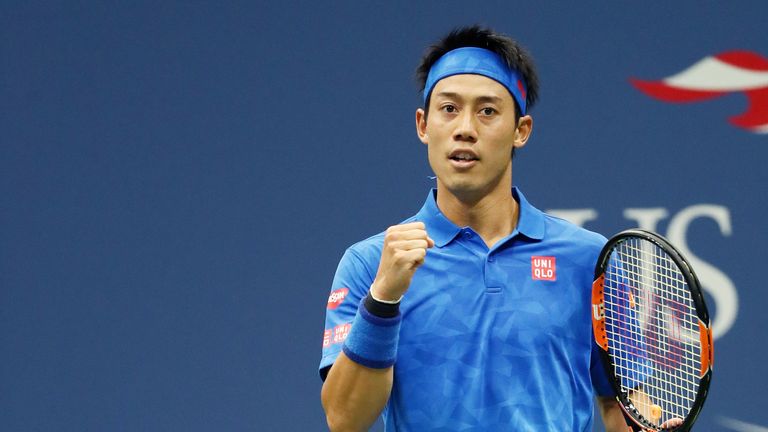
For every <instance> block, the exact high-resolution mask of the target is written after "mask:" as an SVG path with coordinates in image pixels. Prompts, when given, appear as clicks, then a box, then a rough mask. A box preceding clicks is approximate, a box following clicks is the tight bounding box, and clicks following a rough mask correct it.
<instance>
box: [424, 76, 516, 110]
mask: <svg viewBox="0 0 768 432" xmlns="http://www.w3.org/2000/svg"><path fill="white" fill-rule="evenodd" d="M445 94H451V95H456V96H458V97H461V98H464V99H477V98H481V97H482V98H487V97H490V98H498V99H500V100H501V101H502V103H508V104H514V102H513V99H512V95H511V94H510V93H509V90H507V89H506V87H504V86H503V85H501V84H499V82H497V81H495V80H493V79H491V78H488V77H486V76H483V75H475V74H460V75H453V76H449V77H446V78H443V79H441V80H440V81H438V82H437V84H435V87H434V88H433V89H432V97H431V98H432V100H435V99H437V98H440V97H442V96H443V95H445Z"/></svg>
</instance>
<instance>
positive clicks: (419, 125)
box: [416, 108, 429, 144]
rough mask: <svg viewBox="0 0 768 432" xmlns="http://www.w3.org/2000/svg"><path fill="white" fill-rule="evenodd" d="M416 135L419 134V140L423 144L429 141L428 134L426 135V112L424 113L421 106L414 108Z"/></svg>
mask: <svg viewBox="0 0 768 432" xmlns="http://www.w3.org/2000/svg"><path fill="white" fill-rule="evenodd" d="M416 135H418V136H419V140H421V142H423V143H424V144H428V143H429V136H428V135H427V113H425V112H424V109H422V108H419V109H417V110H416Z"/></svg>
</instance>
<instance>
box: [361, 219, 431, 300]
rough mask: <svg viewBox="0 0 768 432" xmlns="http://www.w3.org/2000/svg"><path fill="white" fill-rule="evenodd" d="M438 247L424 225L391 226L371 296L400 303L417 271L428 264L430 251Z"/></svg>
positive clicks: (415, 223)
mask: <svg viewBox="0 0 768 432" xmlns="http://www.w3.org/2000/svg"><path fill="white" fill-rule="evenodd" d="M434 245H435V242H434V240H432V239H431V238H429V235H427V230H426V228H425V226H424V223H423V222H411V223H407V224H403V225H395V226H391V227H389V228H388V229H387V232H386V234H385V236H384V247H383V248H382V251H381V261H380V262H379V270H378V271H377V272H376V279H375V280H374V281H373V285H371V293H372V294H373V296H374V297H375V298H377V299H379V300H397V299H399V298H400V297H401V296H402V295H403V294H404V293H405V292H406V291H407V290H408V287H409V286H410V285H411V279H412V278H413V274H414V273H415V272H416V269H417V268H419V266H420V265H422V264H423V263H424V257H426V256H427V249H429V248H431V247H432V246H434Z"/></svg>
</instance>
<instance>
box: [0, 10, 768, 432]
mask: <svg viewBox="0 0 768 432" xmlns="http://www.w3.org/2000/svg"><path fill="white" fill-rule="evenodd" d="M535 3H536V4H531V2H519V1H498V2H496V1H488V2H483V3H482V5H479V6H470V5H469V4H468V3H465V2H435V3H429V2H417V3H414V2H406V1H397V2H387V3H383V2H382V3H378V4H360V2H348V3H344V2H340V3H335V4H331V3H324V2H318V3H315V2H307V3H292V2H285V3H281V4H278V3H277V2H274V3H268V4H261V3H258V2H256V3H254V2H242V3H227V4H226V5H222V4H219V2H204V1H186V2H175V3H171V2H146V3H142V2H114V3H106V2H93V3H89V2H19V3H17V4H9V3H5V2H4V3H3V5H2V6H0V53H1V58H2V64H0V107H1V108H0V139H1V140H2V142H1V143H0V350H1V351H0V407H2V409H0V429H1V430H3V431H6V430H7V431H32V430H56V431H105V430H110V431H136V430H142V431H166V430H186V431H211V430H229V431H244V430H264V431H278V430H281V431H283V430H285V431H308V430H323V428H324V419H323V415H322V410H321V407H320V403H319V390H320V385H321V382H320V380H319V378H318V375H317V370H316V368H317V364H318V361H319V356H320V347H321V340H322V331H323V317H324V308H325V302H326V300H327V296H328V292H329V287H330V281H331V278H332V275H333V272H334V270H335V267H336V263H337V261H338V259H339V258H340V256H341V254H342V253H343V251H344V249H345V248H346V247H347V246H348V245H350V244H351V243H353V242H355V241H357V240H359V239H362V238H364V237H367V236H368V235H371V234H374V233H376V232H379V231H381V230H383V229H385V228H386V227H387V226H388V225H390V224H393V223H395V222H397V221H399V220H401V219H403V218H405V217H407V216H408V215H410V214H412V213H413V212H415V211H416V210H417V209H418V208H419V206H420V204H421V203H422V201H423V199H424V196H425V194H426V191H427V189H428V188H429V187H430V186H431V185H432V181H431V180H429V179H428V178H427V177H428V176H429V175H430V174H431V172H430V170H429V166H428V164H427V162H426V152H425V147H424V146H422V145H421V144H420V142H419V141H418V140H417V138H416V135H415V132H414V126H413V123H414V121H413V112H414V110H415V109H416V108H417V106H418V104H419V97H418V93H417V89H416V85H415V84H414V82H413V79H412V76H413V70H414V68H415V66H416V63H417V61H418V58H419V56H420V54H421V52H422V50H423V49H424V47H425V46H427V45H428V44H429V43H431V42H433V41H434V40H435V39H436V38H438V37H439V36H441V35H442V34H443V33H445V32H446V31H447V30H449V29H450V28H451V27H453V26H455V25H460V24H470V23H476V22H479V23H484V24H487V25H490V26H492V27H495V28H497V29H498V30H500V31H503V32H506V33H509V34H511V35H513V36H515V37H517V38H519V39H520V40H521V41H523V43H524V44H525V45H526V46H528V48H529V49H530V50H531V51H532V53H533V54H534V56H535V58H536V59H537V61H538V67H539V70H540V75H541V80H542V95H541V100H540V103H539V105H538V106H537V107H536V108H535V109H534V111H533V115H534V119H535V129H534V134H533V138H532V140H531V141H530V142H529V145H528V146H527V147H526V148H525V149H524V150H523V151H521V152H519V153H518V156H517V157H516V160H515V168H514V173H515V174H514V177H515V183H516V184H517V185H518V186H520V187H521V188H522V189H523V190H524V191H525V193H526V196H527V197H528V198H529V199H530V200H531V201H532V203H533V204H534V205H536V206H538V207H540V208H543V209H555V210H570V211H573V210H579V211H581V212H582V213H581V214H591V215H592V219H591V220H589V221H587V222H586V223H585V226H586V227H587V228H589V229H592V230H595V231H598V232H601V233H603V234H605V235H611V234H612V233H614V232H616V231H619V230H620V229H624V228H628V227H632V226H637V225H638V222H637V221H636V220H633V219H632V217H629V216H631V215H632V214H633V213H631V212H630V213H626V209H633V208H634V209H642V210H640V213H641V214H645V215H652V214H658V215H659V219H658V221H657V222H658V223H657V224H656V226H655V228H656V229H657V230H658V231H659V232H661V233H662V234H666V235H669V236H670V237H675V238H679V240H678V242H680V241H682V242H684V245H685V246H686V247H687V249H688V250H689V252H690V254H691V255H693V256H694V257H695V258H696V259H697V261H696V262H698V263H699V265H698V266H697V270H699V271H700V275H701V276H702V280H703V282H704V285H705V288H706V289H707V292H708V296H709V299H710V308H711V309H712V310H713V312H714V316H715V321H716V323H717V321H718V316H721V312H722V313H724V314H733V313H736V315H734V316H735V321H733V322H732V323H731V324H730V325H729V326H728V328H727V329H725V331H722V332H720V334H719V335H718V339H717V343H716V355H715V362H716V363H715V376H714V385H713V390H712V394H711V396H710V399H709V400H708V402H707V405H706V407H705V410H704V413H703V415H702V418H701V423H700V426H699V427H697V430H700V431H721V430H738V431H746V430H748V429H745V428H746V427H747V426H745V424H746V423H750V424H755V425H762V427H764V428H765V427H768V411H766V410H765V409H763V405H764V403H765V397H764V394H765V388H766V387H768V378H766V377H765V375H760V374H758V375H755V372H757V371H760V370H762V366H763V363H764V361H763V360H762V359H763V358H765V356H766V355H768V348H766V346H765V341H766V339H765V333H764V331H763V330H764V329H765V325H764V324H763V323H764V321H763V319H764V314H763V310H764V308H765V307H766V306H767V305H768V304H767V303H768V292H767V291H766V290H765V289H764V283H763V278H760V277H759V276H758V275H757V273H756V272H757V270H759V269H760V268H762V267H763V266H764V257H765V252H764V245H765V244H766V241H768V233H767V231H766V229H765V228H764V220H765V216H766V211H768V198H767V194H766V183H767V182H766V180H768V175H767V174H766V169H765V165H766V163H765V162H766V158H768V135H759V134H754V133H751V132H748V131H745V130H743V129H738V128H736V127H733V126H731V125H730V124H728V123H727V122H726V117H727V116H729V115H733V114H738V113H739V112H741V111H743V110H744V109H745V108H746V103H747V102H746V99H745V98H744V96H743V95H737V94H734V95H731V96H726V97H723V98H719V99H716V100H712V101H708V102H702V103H696V104H686V105H674V104H667V103H663V102H660V101H657V100H654V99H651V98H649V97H647V96H645V95H644V94H642V93H640V92H639V91H637V90H636V89H635V88H633V87H632V86H631V85H630V83H629V81H628V80H629V78H630V77H637V78H643V79H660V78H663V77H666V76H669V75H672V74H673V73H676V72H678V71H680V70H682V69H684V68H686V67H688V66H689V65H691V64H693V63H694V62H696V61H698V60H699V59H701V58H703V57H706V56H710V55H714V54H718V53H720V52H723V51H729V50H734V49H739V50H749V51H753V52H755V53H759V54H761V55H763V56H767V55H768V37H767V36H766V31H765V17H766V15H768V3H766V2H764V1H741V2H714V1H677V2H666V1H650V2H635V3H633V4H630V3H629V2H626V3H625V4H619V3H622V2H547V3H546V4H544V5H540V4H538V2H535ZM630 158H631V161H629V159H630ZM702 204H704V205H706V206H703V207H702V206H699V205H702ZM697 206H698V207H697ZM649 209H651V210H649ZM697 212H698V213H697ZM574 214H575V213H573V212H572V213H571V216H572V215H574ZM689 216H690V217H689ZM675 218H677V219H675ZM675 220H676V222H674V223H673V222H672V221H675ZM734 294H735V295H736V299H737V301H738V303H737V304H736V303H734V302H733V300H728V296H729V295H734ZM724 298H725V299H726V300H722V299H724ZM718 299H719V300H718ZM716 300H717V301H716ZM726 309H727V310H726ZM721 322H722V321H721ZM746 395H750V397H754V396H756V398H753V399H750V398H748V397H746ZM753 430H758V429H753ZM761 430H762V429H761Z"/></svg>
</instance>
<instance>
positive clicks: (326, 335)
mask: <svg viewBox="0 0 768 432" xmlns="http://www.w3.org/2000/svg"><path fill="white" fill-rule="evenodd" d="M332 333H333V330H331V329H328V330H325V331H324V332H323V348H328V347H329V346H331V334H332Z"/></svg>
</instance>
